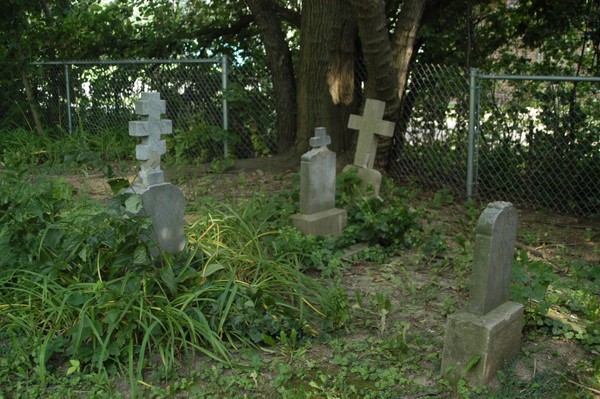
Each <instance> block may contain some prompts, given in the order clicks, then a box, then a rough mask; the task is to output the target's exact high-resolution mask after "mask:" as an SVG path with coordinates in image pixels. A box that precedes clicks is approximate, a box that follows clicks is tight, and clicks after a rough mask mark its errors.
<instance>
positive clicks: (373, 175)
mask: <svg viewBox="0 0 600 399" xmlns="http://www.w3.org/2000/svg"><path fill="white" fill-rule="evenodd" d="M351 170H355V171H356V174H357V176H358V177H360V180H361V184H360V186H359V187H358V190H359V193H357V194H358V196H360V197H366V196H371V195H375V196H377V195H379V188H380V187H381V173H380V172H379V171H378V170H375V169H367V168H362V167H360V166H356V165H346V166H344V169H342V173H343V172H348V171H351Z"/></svg>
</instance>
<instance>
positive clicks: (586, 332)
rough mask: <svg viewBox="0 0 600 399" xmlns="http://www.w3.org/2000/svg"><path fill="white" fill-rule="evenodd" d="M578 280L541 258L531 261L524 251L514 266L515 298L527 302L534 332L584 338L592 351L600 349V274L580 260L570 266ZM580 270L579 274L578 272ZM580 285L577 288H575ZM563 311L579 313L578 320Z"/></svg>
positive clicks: (581, 340)
mask: <svg viewBox="0 0 600 399" xmlns="http://www.w3.org/2000/svg"><path fill="white" fill-rule="evenodd" d="M570 267H571V268H572V269H573V273H575V279H574V282H575V284H574V283H572V282H566V281H565V279H564V278H563V279H561V278H560V276H559V275H558V274H557V273H556V272H555V271H554V270H553V268H552V266H551V265H549V264H547V263H545V262H544V261H541V260H530V259H529V256H528V254H527V252H526V251H522V252H521V253H520V255H519V257H518V259H517V262H515V264H514V267H513V280H514V281H515V283H514V284H512V286H511V289H512V291H511V297H512V298H513V299H514V300H515V301H517V302H521V303H524V304H525V310H526V315H527V329H528V330H529V334H530V335H535V334H551V335H554V336H557V337H566V338H568V339H576V340H578V341H580V342H581V343H582V344H583V345H584V347H586V348H588V349H589V350H594V351H598V350H600V329H599V328H598V320H600V301H599V300H598V295H597V294H598V292H597V284H598V280H599V279H600V274H599V271H598V269H597V268H595V267H593V265H589V264H585V263H579V264H572V265H571V266H570ZM577 273H579V275H577ZM572 287H577V288H572ZM561 314H567V315H568V314H571V315H576V316H577V318H576V319H575V320H581V321H584V324H583V325H581V324H579V323H572V322H570V321H569V320H570V318H567V317H562V318H558V317H557V316H558V315H561Z"/></svg>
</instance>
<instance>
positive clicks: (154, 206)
mask: <svg viewBox="0 0 600 399" xmlns="http://www.w3.org/2000/svg"><path fill="white" fill-rule="evenodd" d="M129 191H130V192H134V193H136V194H140V195H141V196H142V210H141V212H140V214H141V215H145V216H148V217H149V218H150V220H152V227H153V232H154V234H153V236H152V237H149V239H150V240H153V241H155V242H156V243H157V244H158V247H159V248H160V249H161V250H163V251H167V252H170V253H173V254H175V253H179V252H181V251H183V248H184V247H185V243H186V238H185V233H184V225H185V221H184V219H183V216H184V212H185V199H184V197H183V193H182V192H181V190H180V189H179V188H178V187H176V186H174V185H172V184H170V183H162V184H157V185H154V186H149V187H147V188H141V187H139V186H134V187H132V188H131V189H129Z"/></svg>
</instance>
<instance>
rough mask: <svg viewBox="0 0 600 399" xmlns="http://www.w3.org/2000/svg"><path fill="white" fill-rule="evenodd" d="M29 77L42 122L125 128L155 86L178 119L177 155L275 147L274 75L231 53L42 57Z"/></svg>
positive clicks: (93, 130)
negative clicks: (230, 59) (234, 61)
mask: <svg viewBox="0 0 600 399" xmlns="http://www.w3.org/2000/svg"><path fill="white" fill-rule="evenodd" d="M29 77H30V81H31V86H32V87H34V88H36V90H33V93H34V95H35V99H34V102H35V104H36V106H37V111H38V114H39V115H40V119H41V122H42V126H43V128H45V129H50V130H53V129H58V130H62V131H65V132H72V131H77V130H80V131H83V132H86V134H92V135H101V134H103V133H106V132H109V131H110V132H111V134H115V132H117V133H118V132H123V134H127V128H128V121H130V120H135V119H137V118H138V117H137V116H136V115H134V113H133V110H134V103H135V101H136V100H138V99H139V98H140V95H141V93H142V92H145V91H158V92H160V94H161V97H162V98H163V99H164V100H166V104H167V112H166V117H168V118H169V119H171V120H172V121H173V136H172V137H171V138H170V140H172V143H171V144H170V145H169V148H170V153H171V155H172V156H173V157H174V158H175V160H174V161H175V162H179V161H181V162H184V163H185V162H194V163H198V162H206V161H211V160H213V159H216V158H222V157H223V156H225V155H228V154H230V155H232V156H233V157H236V158H248V157H256V156H263V155H269V154H272V153H274V152H275V151H276V146H275V144H274V143H276V137H275V132H274V126H275V113H274V106H273V104H272V101H271V98H272V96H271V95H270V92H271V82H270V78H269V74H268V73H266V72H264V71H263V72H261V68H258V67H256V66H255V65H240V66H234V67H230V66H228V63H227V58H222V59H221V58H219V59H203V60H165V61H160V60H152V61H137V60H136V61H133V60H121V61H71V62H69V61H65V62H63V61H61V62H47V63H37V64H35V65H34V66H33V67H32V70H31V71H30V73H29ZM14 92H15V94H17V96H18V95H19V94H20V95H21V97H23V98H21V100H20V101H18V100H15V101H12V102H11V103H12V104H14V107H15V109H21V110H22V109H26V107H27V105H26V104H27V101H26V99H25V96H24V93H23V90H22V88H21V89H20V90H19V89H16V90H15V91H14ZM7 113H8V112H7ZM13 113H15V114H18V113H19V111H15V112H13ZM21 113H22V112H21ZM27 125H28V126H30V127H31V126H33V124H32V123H30V122H29V121H27Z"/></svg>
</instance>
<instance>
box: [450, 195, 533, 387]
mask: <svg viewBox="0 0 600 399" xmlns="http://www.w3.org/2000/svg"><path fill="white" fill-rule="evenodd" d="M517 218H518V217H517V210H516V209H515V207H513V206H512V204H510V203H508V202H493V203H491V204H489V205H488V206H487V208H486V209H485V210H484V211H483V213H482V214H481V216H480V217H479V221H478V223H477V235H476V239H475V255H474V263H473V274H472V276H471V283H470V284H471V285H470V296H469V302H468V304H467V306H466V309H464V310H460V311H458V312H456V313H454V314H452V315H450V316H448V321H447V325H446V335H445V338H444V350H443V354H442V370H441V371H442V373H444V374H452V375H454V376H455V377H456V378H460V377H463V374H464V378H465V379H466V380H467V381H468V382H470V383H471V384H474V385H477V386H482V385H485V384H487V383H488V382H489V381H490V380H492V379H493V378H494V376H495V374H496V371H497V370H498V369H499V368H500V367H502V364H503V362H504V361H506V360H508V359H510V358H511V357H512V356H513V355H515V354H516V353H517V352H518V351H519V348H520V344H521V330H522V328H523V305H521V304H520V303H516V302H511V301H509V300H508V291H509V286H510V279H511V273H512V263H513V255H514V248H515V241H516V235H517ZM477 358H478V359H479V360H478V361H477V363H475V365H474V366H473V367H472V368H471V369H470V370H465V367H466V366H467V365H468V364H469V362H470V361H471V360H473V359H477Z"/></svg>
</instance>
